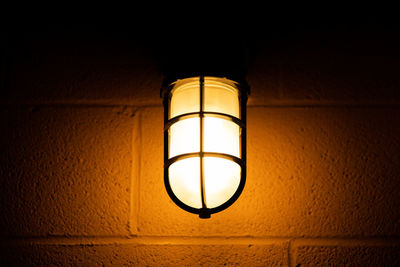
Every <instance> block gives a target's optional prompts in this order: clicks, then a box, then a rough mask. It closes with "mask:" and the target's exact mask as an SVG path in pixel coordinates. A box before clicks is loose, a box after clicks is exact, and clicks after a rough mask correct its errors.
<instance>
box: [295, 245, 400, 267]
mask: <svg viewBox="0 0 400 267" xmlns="http://www.w3.org/2000/svg"><path fill="white" fill-rule="evenodd" d="M292 256H293V259H292V262H293V266H398V265H399V264H400V244H399V243H398V242H391V241H390V240H368V241H363V240H325V241H305V240H304V241H300V242H299V244H296V242H295V244H294V246H293V255H292Z"/></svg>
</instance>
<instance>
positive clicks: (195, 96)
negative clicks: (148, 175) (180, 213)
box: [161, 76, 248, 218]
mask: <svg viewBox="0 0 400 267" xmlns="http://www.w3.org/2000/svg"><path fill="white" fill-rule="evenodd" d="M161 94H162V97H163V102H164V183H165V188H166V190H167V192H168V195H169V196H170V198H171V199H172V200H173V201H174V202H175V203H176V205H178V206H179V207H181V208H182V209H184V210H186V211H188V212H191V213H195V214H199V217H200V218H210V216H211V214H213V213H216V212H220V211H222V210H224V209H226V208H228V207H229V206H230V205H232V204H233V203H234V202H235V201H236V200H237V198H238V197H239V195H240V194H241V192H242V191H243V188H244V185H245V181H246V103H247V95H248V86H246V85H244V84H239V83H238V82H235V81H233V80H230V79H227V78H220V77H212V76H198V77H190V78H183V79H178V80H175V81H174V82H172V83H170V84H168V85H167V86H165V87H164V88H163V89H162V91H161Z"/></svg>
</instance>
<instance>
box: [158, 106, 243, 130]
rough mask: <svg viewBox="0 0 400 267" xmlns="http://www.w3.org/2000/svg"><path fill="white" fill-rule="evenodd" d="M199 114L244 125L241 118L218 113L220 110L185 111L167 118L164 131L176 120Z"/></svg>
mask: <svg viewBox="0 0 400 267" xmlns="http://www.w3.org/2000/svg"><path fill="white" fill-rule="evenodd" d="M201 115H205V116H206V117H207V116H210V117H215V118H221V119H225V120H228V121H232V122H233V123H236V124H237V125H239V127H241V128H245V127H246V125H245V123H244V122H243V121H242V120H241V119H238V118H236V117H234V116H232V115H228V114H225V113H220V112H211V111H203V112H190V113H185V114H182V115H179V116H176V117H174V118H172V119H169V120H168V121H167V122H166V123H165V126H164V131H168V129H169V128H170V127H171V125H172V124H174V123H176V122H178V121H181V120H185V119H190V118H196V117H198V118H200V117H201Z"/></svg>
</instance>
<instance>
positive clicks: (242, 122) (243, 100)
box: [161, 76, 249, 218]
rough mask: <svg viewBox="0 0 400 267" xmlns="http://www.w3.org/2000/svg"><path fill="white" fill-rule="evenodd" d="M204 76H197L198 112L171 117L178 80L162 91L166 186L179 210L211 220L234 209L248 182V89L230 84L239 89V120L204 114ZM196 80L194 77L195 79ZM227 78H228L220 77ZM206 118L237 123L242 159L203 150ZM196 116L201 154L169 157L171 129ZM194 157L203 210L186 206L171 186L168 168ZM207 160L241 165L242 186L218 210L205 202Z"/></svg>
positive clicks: (216, 113)
mask: <svg viewBox="0 0 400 267" xmlns="http://www.w3.org/2000/svg"><path fill="white" fill-rule="evenodd" d="M205 77H206V78H207V76H199V77H198V82H199V88H200V90H199V93H200V96H199V99H200V104H199V108H200V110H199V111H198V112H189V113H185V114H180V115H178V116H175V117H172V118H170V116H169V114H170V106H171V98H172V92H173V89H174V87H175V85H176V81H175V82H172V83H170V84H168V85H166V86H164V87H163V88H162V90H161V96H162V97H163V104H164V184H165V188H166V190H167V193H168V195H169V196H170V198H171V199H172V200H173V201H174V202H175V204H176V205H178V206H179V207H180V208H182V209H184V210H185V211H188V212H191V213H194V214H199V217H200V218H210V216H211V214H213V213H217V212H220V211H222V210H224V209H226V208H228V207H229V206H231V205H232V204H233V203H234V202H235V201H236V200H237V199H238V197H239V196H240V194H241V193H242V191H243V189H244V186H245V181H246V104H247V96H248V93H249V87H248V86H247V84H246V83H245V82H242V83H238V82H234V81H231V80H230V81H231V82H232V83H233V84H234V85H235V87H236V89H238V92H239V93H238V97H239V118H237V117H235V116H232V115H229V114H224V113H220V112H211V111H205V109H204V91H205V88H204V86H205V82H204V81H205ZM192 78H193V77H192ZM212 78H218V77H212ZM221 79H225V78H221ZM205 116H207V117H217V118H221V119H225V120H228V121H231V122H233V123H235V124H236V125H238V126H239V129H240V133H241V134H240V136H239V138H240V142H239V144H240V157H237V156H234V155H231V154H225V153H217V152H208V151H204V145H203V141H204V118H205ZM194 117H197V118H199V122H200V125H199V130H200V134H199V136H200V140H199V143H200V151H198V152H191V153H183V154H179V155H176V156H173V157H169V150H170V138H169V131H170V129H171V126H172V125H174V124H175V123H177V122H178V121H181V120H185V119H188V118H194ZM191 157H199V158H200V176H199V177H200V181H199V186H200V193H201V208H196V207H192V206H190V205H187V204H185V203H184V202H182V201H181V200H180V199H179V198H178V197H177V196H176V195H175V194H174V191H173V189H172V188H171V183H170V177H169V168H170V166H171V165H172V164H173V163H175V162H177V161H179V160H182V159H186V158H191ZM204 157H217V158H224V159H227V160H230V161H233V162H235V163H237V164H238V165H239V166H240V168H241V169H240V182H239V186H238V187H237V189H236V191H235V193H234V194H233V195H232V196H231V197H230V198H229V199H228V200H227V201H226V202H224V203H223V204H221V205H219V206H217V207H212V208H209V207H208V206H207V203H206V200H205V186H204V166H203V162H204Z"/></svg>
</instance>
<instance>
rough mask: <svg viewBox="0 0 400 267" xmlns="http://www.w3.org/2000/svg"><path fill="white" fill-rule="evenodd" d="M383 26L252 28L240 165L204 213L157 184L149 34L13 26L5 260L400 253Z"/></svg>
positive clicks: (297, 259)
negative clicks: (221, 201)
mask: <svg viewBox="0 0 400 267" xmlns="http://www.w3.org/2000/svg"><path fill="white" fill-rule="evenodd" d="M396 34H397V33H395V32H393V31H392V30H387V31H384V30H382V29H381V28H379V29H378V28H373V27H371V28H369V27H361V28H352V29H348V28H340V27H339V28H330V30H329V31H320V30H316V29H314V30H311V31H308V30H304V29H302V31H300V32H298V33H290V34H289V33H288V34H286V35H285V34H282V35H275V36H274V38H273V39H271V40H270V39H263V38H260V39H257V40H253V41H254V43H250V44H249V46H250V47H251V48H252V47H254V50H252V57H251V64H249V69H248V75H247V80H248V82H249V84H250V86H251V95H250V98H249V103H248V125H247V127H248V137H247V138H248V142H247V144H248V163H247V164H248V176H247V183H246V187H245V189H244V191H243V193H242V195H241V196H240V198H239V199H238V200H237V202H235V204H233V205H232V206H231V207H230V208H228V209H227V210H225V211H223V212H221V213H218V214H215V215H213V216H212V217H211V219H207V220H201V219H199V218H198V217H197V216H195V215H193V214H189V213H187V212H185V211H183V210H181V209H180V208H179V207H177V206H176V205H175V204H174V203H173V202H172V201H171V200H170V199H169V197H168V195H167V193H166V191H165V189H164V184H163V171H162V168H163V132H162V131H163V110H162V105H161V99H160V98H159V89H160V87H161V84H162V80H163V76H162V75H161V74H160V72H159V70H158V67H157V59H156V57H155V53H154V51H153V50H152V49H150V48H149V46H148V45H146V42H143V41H139V40H136V39H135V38H130V37H129V38H127V37H126V36H125V35H124V34H116V33H112V32H107V33H99V32H94V31H93V29H92V28H90V27H89V28H88V29H80V31H78V32H77V31H63V32H58V31H56V30H54V29H53V28H50V29H49V30H47V31H44V32H40V31H39V32H29V33H25V35H14V34H10V35H9V36H8V40H7V42H8V43H7V45H6V46H4V47H2V55H1V56H2V65H1V75H0V79H1V80H0V82H1V86H2V91H1V102H0V122H1V124H2V125H3V127H2V128H1V130H0V131H1V139H0V149H1V151H2V153H1V154H0V175H1V177H0V188H1V189H0V190H1V194H0V214H1V216H0V265H2V266H3V265H4V266H16V265H22V266H48V265H61V266H71V265H77V266H104V265H105V266H124V265H130V266H329V265H332V266H338V265H339V266H342V265H349V266H396V265H400V209H399V206H400V197H399V196H400V193H399V192H400V75H399V70H400V52H399V50H398V47H399V45H400V42H399V36H398V35H396Z"/></svg>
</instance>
